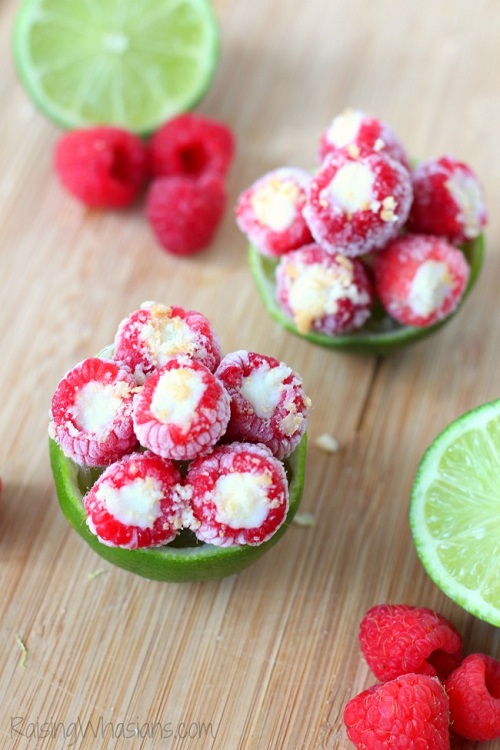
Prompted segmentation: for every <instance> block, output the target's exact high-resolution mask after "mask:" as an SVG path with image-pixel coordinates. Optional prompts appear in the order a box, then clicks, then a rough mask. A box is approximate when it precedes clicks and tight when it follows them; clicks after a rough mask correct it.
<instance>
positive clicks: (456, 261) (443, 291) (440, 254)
mask: <svg viewBox="0 0 500 750" xmlns="http://www.w3.org/2000/svg"><path fill="white" fill-rule="evenodd" d="M373 272H374V276H375V289H376V291H377V294H378V296H379V298H380V300H381V302H382V304H383V306H384V307H385V309H386V311H387V312H388V313H389V315H390V316H391V317H393V318H394V320H397V321H398V322H399V323H403V324H404V325H409V326H429V325H432V324H433V323H437V322H438V321H440V320H443V319H444V318H446V317H447V316H448V315H450V314H451V313H452V312H453V311H454V310H455V308H456V307H457V305H458V304H459V302H460V300H461V298H462V297H463V294H464V292H465V289H466V286H467V281H468V279H469V274H470V269H469V266H468V264H467V261H466V260H465V257H464V254H463V253H462V251H461V250H459V249H458V248H456V247H454V245H452V244H450V243H449V242H448V241H447V240H445V239H444V238H442V237H435V236H431V235H423V234H407V235H404V236H401V237H398V238H397V239H395V240H393V242H391V243H389V244H388V245H387V247H386V248H384V250H382V251H381V252H379V253H377V255H376V256H375V258H374V262H373Z"/></svg>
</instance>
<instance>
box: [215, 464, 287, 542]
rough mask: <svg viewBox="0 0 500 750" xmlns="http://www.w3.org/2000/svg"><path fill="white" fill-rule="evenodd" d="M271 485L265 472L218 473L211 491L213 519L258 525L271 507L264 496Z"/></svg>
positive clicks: (235, 525)
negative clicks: (218, 475)
mask: <svg viewBox="0 0 500 750" xmlns="http://www.w3.org/2000/svg"><path fill="white" fill-rule="evenodd" d="M271 485H272V478H271V476H270V475H269V474H267V473H260V474H254V473H241V474H240V473H236V472H235V473H232V474H225V475H224V476H221V477H219V479H218V480H217V482H216V483H215V487H214V492H213V501H214V503H215V506H216V508H217V513H216V518H217V521H218V522H219V523H222V524H227V525H228V526H231V527H232V528H238V529H253V528H257V527H259V526H261V525H262V524H263V523H264V521H265V520H266V517H267V515H268V513H269V510H270V509H271V508H272V507H273V504H272V502H271V501H270V499H269V497H268V490H269V488H270V487H271Z"/></svg>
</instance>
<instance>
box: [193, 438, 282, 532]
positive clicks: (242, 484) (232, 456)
mask: <svg viewBox="0 0 500 750" xmlns="http://www.w3.org/2000/svg"><path fill="white" fill-rule="evenodd" d="M184 490H185V492H186V496H189V500H190V506H191V509H192V513H193V517H192V520H191V527H192V529H193V531H194V533H195V534H196V536H197V537H198V539H200V540H201V541H203V542H209V543H210V544H215V545H217V546H220V547H230V546H233V545H236V544H249V545H257V544H262V543H263V542H265V541H267V540H268V539H270V538H271V537H272V536H273V534H275V533H276V531H277V530H278V528H279V527H280V526H281V525H282V523H283V522H284V520H285V518H286V514H287V512H288V505H289V500H288V482H287V478H286V473H285V469H284V467H283V464H282V463H281V461H279V460H278V459H277V458H275V457H274V456H273V455H272V453H271V451H270V450H269V448H266V447H265V446H264V445H253V444H251V443H230V444H228V445H224V446H222V447H218V448H215V450H214V451H213V452H212V453H210V454H209V455H208V456H206V457H205V458H197V459H195V460H194V461H193V462H192V463H191V464H190V465H189V469H188V472H187V476H186V479H185V482H184Z"/></svg>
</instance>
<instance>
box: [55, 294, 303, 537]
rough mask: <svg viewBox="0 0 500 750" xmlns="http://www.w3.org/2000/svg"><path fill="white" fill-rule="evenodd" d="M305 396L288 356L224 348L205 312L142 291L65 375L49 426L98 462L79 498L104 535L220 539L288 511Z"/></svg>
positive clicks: (67, 448) (256, 528) (273, 525)
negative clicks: (98, 348) (289, 468)
mask: <svg viewBox="0 0 500 750" xmlns="http://www.w3.org/2000/svg"><path fill="white" fill-rule="evenodd" d="M310 406H311V402H310V399H309V398H308V396H307V395H306V394H305V392H304V388H303V384H302V380H301V378H300V377H299V375H297V374H296V373H295V372H294V371H293V370H292V369H291V368H290V367H288V366H287V365H286V364H284V363H283V362H279V361H278V360H276V359H274V358H273V357H270V356H266V355H263V354H258V353H255V352H248V351H245V350H239V351H235V352H232V353H229V354H227V355H225V356H222V353H221V348H220V344H219V341H218V338H217V336H216V334H215V333H214V331H213V330H212V327H211V325H210V323H209V321H208V320H207V318H206V317H205V316H203V315H202V314H201V313H198V312H196V311H193V310H186V309H184V308H182V307H167V306H165V305H162V304H157V303H153V302H147V303H144V304H143V305H142V306H141V307H140V308H139V309H137V310H135V311H134V312H132V313H131V314H130V315H129V316H128V317H127V318H125V319H124V320H123V321H122V322H121V323H120V325H119V327H118V330H117V332H116V336H115V340H114V344H113V346H111V347H110V348H109V350H104V351H103V352H102V353H101V355H99V356H97V357H91V358H89V359H86V360H84V361H83V362H80V363H78V364H77V365H76V366H75V367H73V368H72V369H71V370H70V371H69V372H68V373H66V375H65V376H64V377H63V378H62V380H61V381H60V383H59V384H58V386H57V388H56V390H55V393H54V395H53V398H52V405H51V414H50V424H49V435H50V437H51V438H52V439H53V440H54V441H56V442H57V443H58V445H59V446H60V448H61V450H62V452H63V453H64V455H65V456H67V457H68V458H70V459H71V460H72V461H73V462H75V463H76V464H78V465H79V466H90V467H103V468H104V470H103V471H102V473H101V474H100V476H99V477H98V479H97V481H96V482H95V483H94V484H93V486H92V487H91V488H90V490H89V491H88V492H87V493H86V495H85V496H84V498H83V503H84V507H85V512H86V517H87V525H88V528H89V530H90V531H91V532H92V533H93V534H95V535H96V536H97V538H98V540H99V541H100V542H101V543H103V544H105V545H108V546H111V547H123V548H125V549H137V548H145V547H159V546H163V545H166V544H169V543H170V542H172V541H173V540H174V539H175V538H176V537H177V535H178V534H179V533H180V532H181V530H183V529H190V530H191V531H192V532H193V533H194V535H195V536H196V538H197V540H198V541H200V542H208V543H210V544H212V545H216V546H221V547H228V546H233V545H260V544H262V543H263V542H266V541H267V540H269V539H270V538H271V537H272V536H273V535H274V534H275V532H276V531H277V530H278V529H279V528H280V526H281V525H282V524H283V522H284V521H285V519H286V515H287V512H288V508H289V495H288V482H287V475H286V471H285V467H284V464H283V461H284V460H285V459H286V458H287V457H289V456H290V455H291V454H292V452H293V451H294V450H295V448H296V447H297V446H298V444H299V442H300V441H301V440H302V437H303V436H304V433H305V431H306V427H307V419H308V414H309V410H310Z"/></svg>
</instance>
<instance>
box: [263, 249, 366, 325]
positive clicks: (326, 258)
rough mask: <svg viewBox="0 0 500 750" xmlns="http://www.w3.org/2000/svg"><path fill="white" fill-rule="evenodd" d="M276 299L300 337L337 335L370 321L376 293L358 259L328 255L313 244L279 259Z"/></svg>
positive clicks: (337, 254) (329, 253)
mask: <svg viewBox="0 0 500 750" xmlns="http://www.w3.org/2000/svg"><path fill="white" fill-rule="evenodd" d="M276 299H277V301H278V302H279V304H280V305H281V307H282V308H283V310H284V311H285V312H286V314H287V315H288V316H289V317H290V318H292V320H293V322H294V323H295V326H296V328H297V330H298V331H299V332H300V333H308V332H309V331H319V332H321V333H326V334H330V335H335V334H339V333H346V332H347V331H352V330H354V329H356V328H360V327H361V326H362V325H363V324H364V323H365V322H366V321H367V320H368V318H369V317H370V315H371V309H372V305H373V302H374V292H373V284H372V281H371V279H370V277H369V276H368V273H367V271H366V269H365V267H364V265H363V264H362V262H361V261H360V260H359V259H358V258H347V257H346V256H344V255H340V254H339V253H331V252H327V251H326V250H324V249H323V248H321V247H320V246H319V245H316V244H314V243H313V244H310V245H306V246H305V247H302V248H300V249H299V250H294V251H292V252H291V253H287V255H284V256H283V257H282V258H281V259H280V262H279V263H278V266H277V267H276Z"/></svg>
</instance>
